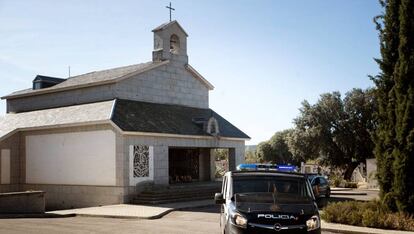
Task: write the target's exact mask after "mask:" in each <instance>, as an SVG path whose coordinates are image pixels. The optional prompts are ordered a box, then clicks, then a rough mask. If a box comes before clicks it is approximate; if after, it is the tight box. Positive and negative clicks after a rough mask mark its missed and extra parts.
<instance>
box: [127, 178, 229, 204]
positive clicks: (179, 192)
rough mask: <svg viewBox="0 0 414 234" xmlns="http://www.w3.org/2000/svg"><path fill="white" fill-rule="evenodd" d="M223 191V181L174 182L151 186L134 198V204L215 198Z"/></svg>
mask: <svg viewBox="0 0 414 234" xmlns="http://www.w3.org/2000/svg"><path fill="white" fill-rule="evenodd" d="M220 191H221V183H219V182H218V183H199V184H197V183H191V184H174V185H170V186H168V187H156V186H154V187H150V188H147V189H146V190H145V191H143V192H141V193H140V194H138V195H137V196H136V197H135V198H133V201H132V203H134V204H163V203H170V202H184V201H194V200H206V199H214V194H215V193H218V192H220Z"/></svg>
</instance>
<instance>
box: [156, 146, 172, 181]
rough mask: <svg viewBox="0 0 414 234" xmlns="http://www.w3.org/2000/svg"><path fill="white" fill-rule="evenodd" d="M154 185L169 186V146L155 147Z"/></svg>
mask: <svg viewBox="0 0 414 234" xmlns="http://www.w3.org/2000/svg"><path fill="white" fill-rule="evenodd" d="M154 183H155V184H161V185H168V184H169V175H168V146H165V145H156V146H154Z"/></svg>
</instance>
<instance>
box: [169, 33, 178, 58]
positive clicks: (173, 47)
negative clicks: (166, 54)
mask: <svg viewBox="0 0 414 234" xmlns="http://www.w3.org/2000/svg"><path fill="white" fill-rule="evenodd" d="M170 52H171V53H173V54H178V53H179V52H180V39H179V38H178V36H177V35H175V34H173V35H171V37H170Z"/></svg>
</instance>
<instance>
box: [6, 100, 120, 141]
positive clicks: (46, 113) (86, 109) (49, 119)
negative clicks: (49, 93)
mask: <svg viewBox="0 0 414 234" xmlns="http://www.w3.org/2000/svg"><path fill="white" fill-rule="evenodd" d="M114 102H115V101H114V100H111V101H105V102H97V103H90V104H83V105H76V106H68V107H59V108H53V109H47V110H38V111H30V112H23V113H18V114H6V115H5V116H1V117H0V140H1V139H2V138H4V137H6V136H7V135H8V134H10V133H12V132H14V131H16V130H19V129H21V130H25V129H26V130H27V129H31V128H37V127H55V126H65V125H72V124H79V123H83V124H85V123H95V122H98V121H104V120H109V119H110V117H111V111H112V106H113V103H114Z"/></svg>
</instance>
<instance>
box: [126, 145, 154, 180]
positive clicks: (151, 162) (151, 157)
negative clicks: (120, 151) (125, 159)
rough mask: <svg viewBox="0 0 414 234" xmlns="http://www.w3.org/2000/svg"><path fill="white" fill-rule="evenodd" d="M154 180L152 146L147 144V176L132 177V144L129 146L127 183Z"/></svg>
mask: <svg viewBox="0 0 414 234" xmlns="http://www.w3.org/2000/svg"><path fill="white" fill-rule="evenodd" d="M152 180H154V147H153V146H149V177H134V146H133V145H130V146H129V185H130V186H135V185H137V184H138V183H141V182H144V181H152Z"/></svg>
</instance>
